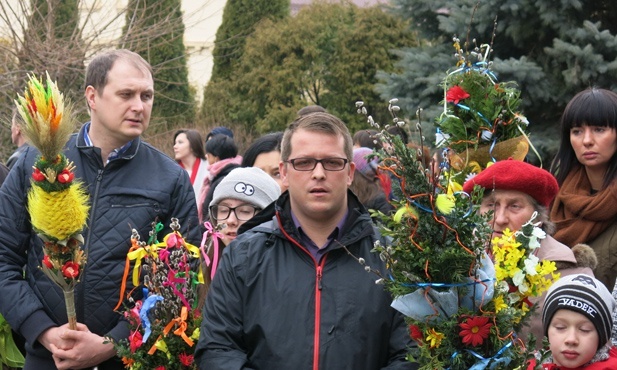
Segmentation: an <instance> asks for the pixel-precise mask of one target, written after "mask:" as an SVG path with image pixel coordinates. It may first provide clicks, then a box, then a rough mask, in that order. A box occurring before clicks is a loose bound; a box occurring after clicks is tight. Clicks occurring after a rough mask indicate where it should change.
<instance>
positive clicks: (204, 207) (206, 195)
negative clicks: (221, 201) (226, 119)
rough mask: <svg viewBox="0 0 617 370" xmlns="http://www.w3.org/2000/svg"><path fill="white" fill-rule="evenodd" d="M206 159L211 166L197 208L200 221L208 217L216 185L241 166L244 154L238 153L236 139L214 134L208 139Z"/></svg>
mask: <svg viewBox="0 0 617 370" xmlns="http://www.w3.org/2000/svg"><path fill="white" fill-rule="evenodd" d="M206 159H207V160H208V163H209V164H210V166H209V167H208V171H209V173H208V177H206V178H205V179H204V183H203V185H202V188H201V191H200V193H199V198H198V199H197V208H198V212H199V220H200V222H204V221H206V220H207V219H208V205H209V204H210V201H212V192H213V191H214V188H216V185H217V184H218V183H219V182H220V181H221V180H222V179H223V177H225V176H226V175H227V174H228V173H229V172H230V171H231V170H233V169H234V168H236V167H240V163H241V162H242V156H239V155H238V147H237V146H236V143H234V140H233V139H232V138H231V137H229V136H227V135H224V134H218V135H214V136H213V137H212V138H211V139H210V140H208V141H206Z"/></svg>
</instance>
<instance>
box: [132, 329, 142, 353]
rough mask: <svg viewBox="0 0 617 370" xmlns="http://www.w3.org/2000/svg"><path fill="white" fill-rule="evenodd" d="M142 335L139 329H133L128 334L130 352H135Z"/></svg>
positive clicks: (140, 342) (139, 344)
mask: <svg viewBox="0 0 617 370" xmlns="http://www.w3.org/2000/svg"><path fill="white" fill-rule="evenodd" d="M143 343H144V342H143V337H142V336H141V333H140V332H139V330H135V331H134V332H133V333H131V335H129V348H130V349H131V353H135V351H137V349H138V348H139V347H141V345H142V344H143Z"/></svg>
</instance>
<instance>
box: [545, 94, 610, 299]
mask: <svg viewBox="0 0 617 370" xmlns="http://www.w3.org/2000/svg"><path fill="white" fill-rule="evenodd" d="M616 125H617V94H616V93H614V92H612V91H609V90H604V89H598V88H589V89H587V90H584V91H582V92H580V93H578V94H577V95H576V96H574V98H572V100H570V102H569V103H568V105H567V106H566V109H565V111H564V113H563V115H562V117H561V144H560V147H559V151H558V152H557V155H556V157H555V160H554V161H553V165H552V168H551V171H552V172H553V173H554V174H555V177H556V178H557V181H558V182H559V184H560V187H561V189H560V190H559V193H558V194H557V197H556V198H555V202H554V203H553V206H552V209H551V214H550V217H551V220H552V221H553V222H554V223H555V226H556V227H557V232H556V233H555V239H557V240H559V241H560V242H562V243H564V244H566V245H568V246H573V245H575V244H577V243H586V244H589V246H591V247H592V248H593V250H594V251H595V252H596V255H597V256H598V266H597V267H596V269H595V270H594V273H595V275H596V278H597V279H598V280H600V281H601V282H603V283H604V284H606V286H607V287H608V288H609V289H612V288H613V286H614V285H615V278H616V277H617V184H616V183H615V178H616V177H617V154H616V152H617V133H616V131H615V126H616Z"/></svg>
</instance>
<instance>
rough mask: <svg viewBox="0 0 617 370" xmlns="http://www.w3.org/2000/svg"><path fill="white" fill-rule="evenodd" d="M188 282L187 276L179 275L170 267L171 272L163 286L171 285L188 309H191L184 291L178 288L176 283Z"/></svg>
mask: <svg viewBox="0 0 617 370" xmlns="http://www.w3.org/2000/svg"><path fill="white" fill-rule="evenodd" d="M185 282H186V279H185V278H182V277H179V276H177V273H176V272H175V271H173V270H172V269H169V273H168V274H167V281H165V282H164V283H163V286H170V287H171V290H172V291H173V292H174V294H175V295H176V296H178V298H180V300H181V301H182V303H183V304H184V305H185V306H186V308H187V309H189V310H190V309H191V305H190V304H189V302H188V301H187V300H186V297H185V296H184V293H183V292H181V291H179V290H178V287H177V286H176V284H184V283H185Z"/></svg>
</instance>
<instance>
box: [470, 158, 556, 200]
mask: <svg viewBox="0 0 617 370" xmlns="http://www.w3.org/2000/svg"><path fill="white" fill-rule="evenodd" d="M474 185H480V186H481V187H483V188H484V189H485V190H516V191H520V192H522V193H525V194H527V195H529V196H531V197H532V198H533V199H535V200H536V201H537V202H538V203H540V204H541V205H543V206H546V207H548V206H549V205H550V204H551V202H552V201H553V199H554V198H555V196H556V195H557V192H558V191H559V185H557V180H555V177H553V175H551V173H550V172H548V171H546V170H544V169H542V168H539V167H536V166H534V165H531V164H529V163H525V162H522V161H517V160H514V159H507V160H504V161H498V162H495V164H493V165H492V166H489V167H487V168H486V169H484V170H483V171H482V172H480V173H479V174H477V175H476V176H474V177H473V178H471V179H469V180H467V181H466V182H465V185H463V191H464V192H466V193H468V194H471V191H472V190H473V187H474Z"/></svg>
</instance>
